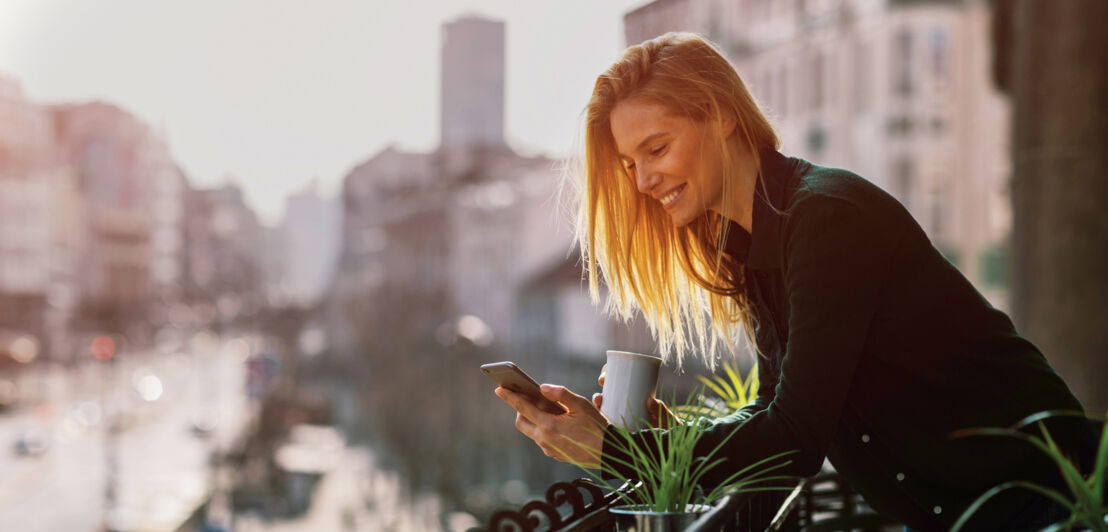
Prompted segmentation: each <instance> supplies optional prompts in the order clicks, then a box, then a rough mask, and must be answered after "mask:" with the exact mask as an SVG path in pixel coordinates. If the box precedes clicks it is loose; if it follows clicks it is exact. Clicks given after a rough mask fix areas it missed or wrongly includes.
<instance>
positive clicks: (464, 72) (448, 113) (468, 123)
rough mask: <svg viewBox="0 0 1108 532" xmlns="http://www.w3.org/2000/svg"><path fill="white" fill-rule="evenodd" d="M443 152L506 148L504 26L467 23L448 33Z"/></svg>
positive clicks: (455, 25)
mask: <svg viewBox="0 0 1108 532" xmlns="http://www.w3.org/2000/svg"><path fill="white" fill-rule="evenodd" d="M441 98H442V109H441V111H440V112H441V117H440V118H441V122H440V124H441V141H440V144H441V145H442V146H443V147H448V148H455V147H463V148H464V147H472V146H480V145H484V146H501V145H502V144H503V143H504V22H503V21H499V20H490V19H487V18H481V17H476V16H470V17H462V18H459V19H457V20H454V21H451V22H448V23H446V24H444V25H443V28H442V91H441Z"/></svg>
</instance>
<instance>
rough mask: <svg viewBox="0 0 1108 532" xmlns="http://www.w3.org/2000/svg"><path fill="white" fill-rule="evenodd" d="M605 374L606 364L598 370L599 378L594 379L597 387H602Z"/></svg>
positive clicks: (606, 370) (606, 371)
mask: <svg viewBox="0 0 1108 532" xmlns="http://www.w3.org/2000/svg"><path fill="white" fill-rule="evenodd" d="M607 373H608V365H607V364H604V365H603V366H602V367H601V368H600V376H599V377H597V379H596V383H597V384H599V385H601V386H604V376H605V375H607Z"/></svg>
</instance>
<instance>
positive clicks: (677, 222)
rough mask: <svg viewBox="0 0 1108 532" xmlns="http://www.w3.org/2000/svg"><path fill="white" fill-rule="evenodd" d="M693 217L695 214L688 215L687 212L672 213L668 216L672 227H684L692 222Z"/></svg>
mask: <svg viewBox="0 0 1108 532" xmlns="http://www.w3.org/2000/svg"><path fill="white" fill-rule="evenodd" d="M693 218H695V216H690V215H689V214H688V213H674V214H671V215H670V216H669V219H670V221H672V222H673V226H674V227H685V226H686V225H689V224H690V223H692V221H693Z"/></svg>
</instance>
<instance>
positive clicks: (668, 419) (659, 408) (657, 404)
mask: <svg viewBox="0 0 1108 532" xmlns="http://www.w3.org/2000/svg"><path fill="white" fill-rule="evenodd" d="M607 371H608V365H607V364H604V367H602V368H600V377H598V378H597V379H596V383H597V384H599V385H600V387H601V388H603V387H604V375H605V373H607ZM603 402H604V394H601V393H594V394H592V404H593V405H595V406H596V409H597V410H600V405H601V404H602V403H603ZM646 412H647V413H648V414H650V426H651V427H654V428H656V429H668V428H669V426H670V424H671V423H672V422H673V420H675V419H677V416H675V415H674V414H673V412H671V411H670V409H669V408H668V407H667V406H666V404H665V403H664V402H662V400H661V399H655V398H653V397H651V398H649V399H647V400H646Z"/></svg>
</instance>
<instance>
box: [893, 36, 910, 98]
mask: <svg viewBox="0 0 1108 532" xmlns="http://www.w3.org/2000/svg"><path fill="white" fill-rule="evenodd" d="M893 50H894V53H893V65H892V72H893V75H894V76H895V77H894V79H893V84H894V85H893V86H894V89H893V90H894V92H895V93H896V94H898V95H900V96H909V95H911V94H912V34H911V32H909V31H908V30H907V29H902V30H900V31H899V32H897V34H896V37H895V42H894V43H893Z"/></svg>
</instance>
